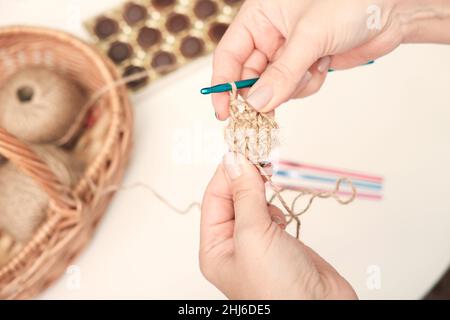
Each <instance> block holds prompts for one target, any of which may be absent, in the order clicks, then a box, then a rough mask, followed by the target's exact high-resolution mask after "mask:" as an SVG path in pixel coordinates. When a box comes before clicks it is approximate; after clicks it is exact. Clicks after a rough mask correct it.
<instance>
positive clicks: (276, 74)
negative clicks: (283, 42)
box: [269, 60, 300, 84]
mask: <svg viewBox="0 0 450 320" xmlns="http://www.w3.org/2000/svg"><path fill="white" fill-rule="evenodd" d="M269 71H270V72H269V74H270V75H271V77H272V78H273V80H277V81H280V80H281V81H282V82H283V84H286V83H290V84H296V83H297V82H298V81H300V75H298V74H295V73H294V72H293V71H292V68H291V67H289V66H288V65H287V64H286V63H285V62H283V61H280V60H277V61H275V62H274V63H273V64H272V65H271V66H270V67H269Z"/></svg>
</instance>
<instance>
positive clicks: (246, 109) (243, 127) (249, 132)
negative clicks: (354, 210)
mask: <svg viewBox="0 0 450 320" xmlns="http://www.w3.org/2000/svg"><path fill="white" fill-rule="evenodd" d="M230 85H231V88H232V91H231V93H230V120H229V123H228V126H227V128H226V129H225V140H226V141H227V143H228V146H229V148H230V150H231V151H233V152H238V153H241V154H242V155H244V156H245V157H246V158H247V159H248V160H249V161H250V162H252V163H253V164H254V165H255V166H256V167H257V168H258V169H259V170H260V172H261V173H262V174H263V175H264V176H265V179H266V180H267V183H268V184H269V186H270V188H271V189H272V190H273V195H272V196H271V198H270V199H269V201H268V202H269V203H273V202H274V201H275V199H277V200H278V201H279V202H280V203H281V205H282V206H283V208H284V210H285V211H286V213H285V216H286V217H287V224H290V223H292V222H295V224H296V237H297V238H299V236H300V225H301V222H300V216H301V215H302V214H304V213H305V212H307V211H308V210H309V209H310V208H311V205H312V203H313V201H314V199H316V198H322V199H326V198H334V199H335V200H336V201H337V202H338V203H340V204H344V205H346V204H349V203H350V202H352V201H353V200H354V199H355V196H356V189H355V187H354V185H353V184H352V182H351V181H350V180H349V179H347V178H340V179H338V180H337V182H336V186H335V189H334V190H333V191H326V192H319V191H316V190H314V189H310V188H300V190H299V192H298V194H297V195H296V196H295V198H294V200H293V201H292V203H291V205H288V204H287V202H286V201H285V199H284V198H283V196H282V192H283V191H284V190H283V189H280V188H278V187H277V186H276V185H275V183H274V182H273V181H272V178H271V177H270V175H265V172H266V171H267V170H266V168H267V167H268V166H270V154H271V151H272V150H273V148H274V147H275V144H276V143H277V140H278V139H277V137H276V135H277V133H278V129H279V127H278V124H277V123H276V121H275V119H274V117H273V116H270V115H268V114H264V113H261V112H258V111H256V110H255V108H253V107H252V106H251V105H250V104H249V103H248V102H247V101H246V100H245V99H244V98H242V97H241V96H240V95H238V91H237V88H236V84H235V83H230ZM343 183H347V184H348V185H349V186H350V188H351V190H352V192H351V195H350V197H349V198H348V199H343V198H341V197H339V195H338V193H339V190H340V187H341V185H342V184H343ZM307 195H309V196H310V197H309V200H308V202H307V204H306V206H305V207H304V208H303V209H301V210H300V211H296V210H295V207H296V204H297V202H298V200H299V199H300V198H301V197H303V196H307Z"/></svg>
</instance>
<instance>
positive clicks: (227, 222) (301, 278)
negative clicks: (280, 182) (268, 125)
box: [200, 153, 356, 299]
mask: <svg viewBox="0 0 450 320" xmlns="http://www.w3.org/2000/svg"><path fill="white" fill-rule="evenodd" d="M285 224H286V220H285V218H284V215H283V214H282V212H281V211H280V210H279V209H278V208H276V207H274V206H272V205H268V204H267V203H266V198H265V187H264V181H263V179H262V177H261V175H260V173H259V172H258V170H257V169H256V167H254V166H253V165H251V164H250V163H249V162H248V161H247V160H245V158H244V157H243V156H242V155H240V154H235V153H228V154H226V155H225V157H224V161H223V164H222V165H220V166H219V167H218V169H217V171H216V173H215V175H214V177H213V178H212V180H211V182H210V183H209V186H208V188H207V190H206V193H205V196H204V199H203V204H202V221H201V243H200V267H201V270H202V272H203V274H204V275H205V277H206V278H207V279H208V280H209V281H210V282H212V283H213V284H214V285H215V286H216V287H217V288H218V289H219V290H221V291H222V292H223V293H224V294H225V295H226V296H227V297H228V298H231V299H355V298H356V294H355V292H354V291H353V289H352V287H351V286H350V285H349V284H348V282H347V281H346V280H345V279H344V278H342V277H341V276H340V275H339V274H338V273H337V272H336V270H335V269H334V268H333V267H332V266H331V265H329V264H328V263H327V262H326V261H325V260H323V259H322V258H321V257H320V256H319V255H318V254H317V253H315V252H314V251H313V250H312V249H310V248H309V247H307V246H306V245H304V244H303V243H301V242H300V241H298V240H297V239H295V238H294V237H292V236H291V235H289V234H288V233H287V232H286V231H285V230H284V228H285Z"/></svg>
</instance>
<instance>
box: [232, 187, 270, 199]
mask: <svg viewBox="0 0 450 320" xmlns="http://www.w3.org/2000/svg"><path fill="white" fill-rule="evenodd" d="M263 195H264V189H263V188H260V187H253V186H252V187H250V186H242V187H239V188H237V189H236V191H235V193H234V197H233V198H234V202H241V201H245V200H247V199H252V200H253V201H255V200H256V201H259V200H261V199H265V197H264V196H263ZM264 201H265V200H264Z"/></svg>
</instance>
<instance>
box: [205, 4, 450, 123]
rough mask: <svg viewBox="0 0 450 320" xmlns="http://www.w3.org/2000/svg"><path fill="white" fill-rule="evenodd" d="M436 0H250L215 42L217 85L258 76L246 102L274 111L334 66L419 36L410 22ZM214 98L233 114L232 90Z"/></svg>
mask: <svg viewBox="0 0 450 320" xmlns="http://www.w3.org/2000/svg"><path fill="white" fill-rule="evenodd" d="M436 1H437V0H434V1H425V3H424V1H423V0H320V1H319V0H301V1H299V0H247V1H246V2H245V3H244V4H243V5H242V8H241V10H240V12H239V13H238V15H237V16H236V19H235V20H234V22H233V23H232V24H231V25H230V27H229V29H228V30H227V32H226V33H225V35H224V37H223V38H222V40H221V42H220V43H219V45H218V47H217V49H216V52H215V54H214V67H213V79H212V84H213V85H216V84H218V83H225V82H230V81H236V80H239V79H246V78H253V77H257V76H260V80H259V81H258V82H257V83H256V84H255V85H254V86H253V88H252V89H251V90H250V92H249V93H248V98H247V99H248V102H249V103H250V104H251V105H252V106H253V107H254V108H255V109H257V110H259V111H261V112H269V111H272V110H274V109H275V108H277V107H278V106H279V105H280V104H282V103H283V102H285V101H287V100H289V99H292V98H300V97H305V96H308V95H311V94H313V93H315V92H316V91H318V90H319V89H320V87H321V86H322V84H323V82H324V80H325V78H326V75H327V69H328V68H329V67H332V68H335V69H344V68H352V67H355V66H358V65H361V64H364V63H366V62H368V61H370V60H374V59H377V58H379V57H381V56H383V55H385V54H387V53H389V52H391V51H392V50H394V49H395V48H396V47H397V46H398V45H400V44H401V43H402V42H404V41H409V40H411V41H417V40H418V39H411V35H410V34H409V31H410V29H411V28H410V24H411V21H413V20H415V19H419V20H423V19H425V18H427V17H428V18H429V19H431V18H432V17H433V12H436V10H437V9H436V8H434V9H433V8H431V9H430V8H429V7H430V6H432V5H436ZM442 6H443V5H442ZM433 10H434V11H433ZM424 12H426V13H427V14H428V16H426V15H425V18H424V15H423V13H424ZM419 40H420V39H419ZM213 104H214V108H215V111H216V115H217V117H218V118H219V119H221V120H224V119H226V118H228V116H229V112H228V95H227V94H215V95H214V96H213Z"/></svg>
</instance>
